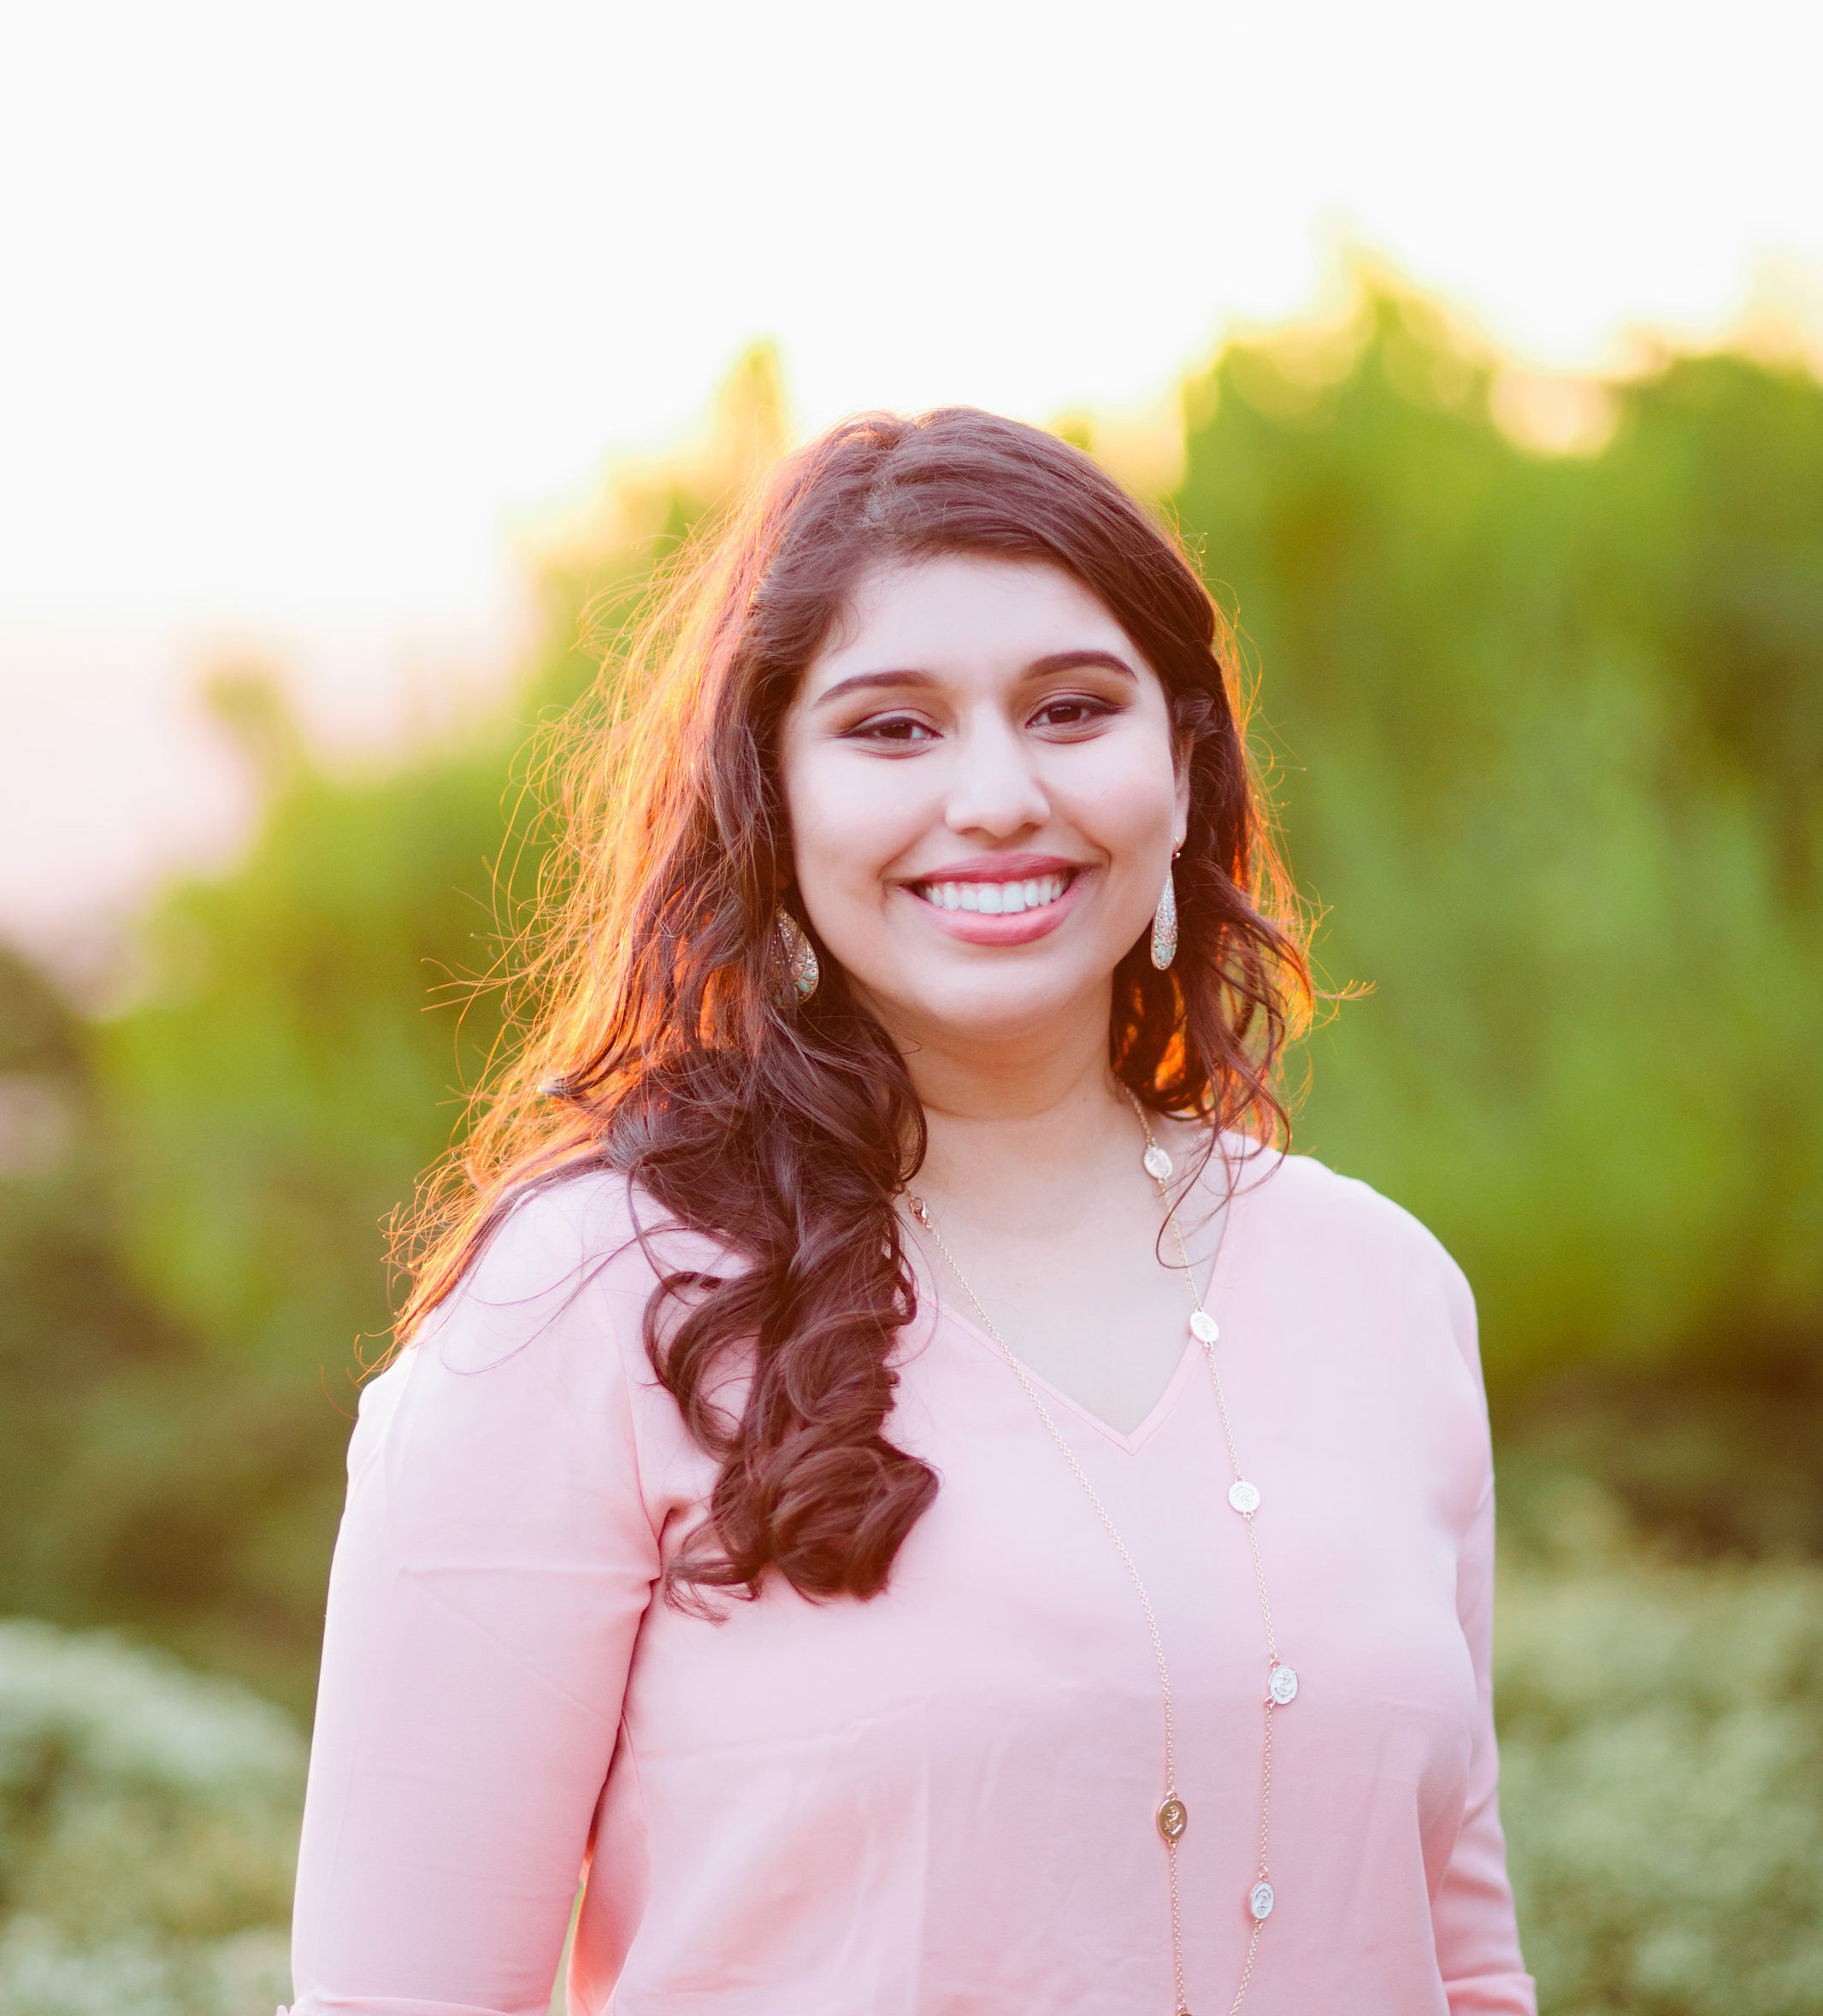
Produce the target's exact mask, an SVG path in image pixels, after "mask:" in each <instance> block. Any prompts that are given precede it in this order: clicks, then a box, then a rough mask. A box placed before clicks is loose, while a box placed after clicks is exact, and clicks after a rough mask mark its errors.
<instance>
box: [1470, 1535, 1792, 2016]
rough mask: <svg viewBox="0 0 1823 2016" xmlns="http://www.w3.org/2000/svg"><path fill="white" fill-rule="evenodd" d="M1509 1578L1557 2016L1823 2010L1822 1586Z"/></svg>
mask: <svg viewBox="0 0 1823 2016" xmlns="http://www.w3.org/2000/svg"><path fill="white" fill-rule="evenodd" d="M1592 1554H1593V1558H1589V1557H1588V1556H1587V1555H1585V1558H1584V1560H1583V1561H1582V1562H1581V1563H1580V1564H1578V1565H1570V1566H1567V1567H1566V1565H1563V1564H1562V1563H1558V1564H1555V1565H1553V1564H1549V1563H1538V1562H1531V1563H1525V1562H1519V1563H1513V1564H1509V1565H1507V1570H1506V1573H1505V1577H1504V1582H1503V1586H1502V1589H1501V1604H1500V1617H1499V1630H1498V1643H1497V1648H1496V1665H1497V1672H1496V1700H1497V1701H1498V1703H1499V1707H1500V1715H1501V1783H1502V1801H1503V1809H1504V1813H1505V1817H1506V1823H1507V1843H1508V1851H1509V1855H1510V1860H1511V1867H1512V1871H1513V1885H1514V1889H1515V1890H1516V1891H1517V1893H1518V1895H1519V1924H1520V1931H1521V1933H1522V1935H1523V1938H1524V1942H1525V1954H1526V1960H1527V1964H1528V1965H1529V1966H1531V1969H1532V1971H1533V1972H1534V1973H1535V1974H1536V1975H1537V1978H1538V1988H1539V2002H1540V2007H1541V2009H1542V2010H1543V2012H1545V2013H1546V2016H1611V2013H1621V2012H1624V2013H1625V2016H1800V2013H1806V2016H1810V2013H1814V2012H1817V2011H1823V1570H1820V1569H1819V1568H1817V1567H1815V1566H1814V1565H1774V1564H1760V1565H1753V1566H1745V1567H1743V1566H1715V1565H1708V1566H1702V1567H1693V1566H1671V1565H1653V1564H1651V1563H1649V1562H1646V1563H1643V1562H1641V1561H1640V1560H1639V1559H1629V1558H1627V1556H1626V1555H1625V1553H1624V1552H1623V1551H1620V1550H1619V1549H1616V1548H1614V1547H1605V1548H1603V1547H1598V1548H1596V1549H1594V1550H1592Z"/></svg>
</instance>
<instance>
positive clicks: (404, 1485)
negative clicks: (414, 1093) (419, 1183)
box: [292, 1184, 658, 2016]
mask: <svg viewBox="0 0 1823 2016" xmlns="http://www.w3.org/2000/svg"><path fill="white" fill-rule="evenodd" d="M579 1194H580V1197H579ZM600 1194H601V1193H600V1190H599V1186H596V1185H583V1184H577V1185H574V1186H565V1188H563V1190H561V1191H558V1192H553V1193H546V1194H544V1195H542V1196H539V1197H534V1198H533V1199H531V1200H528V1201H527V1202H526V1203H524V1204H522V1205H521V1206H520V1207H519V1208H518V1209H517V1210H516V1211H515V1212H514V1213H513V1215H512V1216H511V1217H510V1218H509V1220H508V1221H507V1223H505V1225H504V1226H503V1227H502V1229H501V1230H500V1232H499V1235H497V1236H496V1238H495V1240H494V1241H493V1245H492V1246H491V1247H490V1248H489V1249H488V1251H487V1253H486V1254H485V1255H484V1256H483V1258H482V1259H481V1262H480V1264H479V1265H478V1266H477V1268H476V1269H475V1271H474V1273H473V1274H472V1276H471V1277H470V1278H469V1280H468V1281H467V1282H464V1283H463V1286H462V1287H461V1288H459V1289H458V1290H457V1294H456V1295H455V1296H454V1297H453V1298H452V1300H451V1302H450V1303H449V1304H447V1305H445V1308H444V1309H443V1310H442V1311H440V1312H439V1313H438V1316H437V1317H435V1318H434V1319H433V1322H432V1323H430V1324H429V1325H428V1326H427V1328H426V1330H425V1333H424V1334H423V1336H422V1341H420V1342H419V1343H418V1345H417V1346H416V1348H414V1349H413V1350H411V1351H410V1352H408V1353H405V1354H404V1356H403V1357H402V1358H401V1359H400V1360H399V1361H398V1363H397V1364H395V1365H393V1366H392V1368H391V1369H390V1370H389V1371H386V1373H385V1374H384V1375H383V1376H381V1378H380V1379H378V1380H376V1381H375V1382H374V1383H373V1384H372V1385H371V1386H369V1388H368V1389H367V1391H366V1392H365V1393H364V1394H363V1396H362V1400H363V1404H362V1418H361V1421H360V1424H359V1426H358V1427H357V1429H356V1432H355V1436H354V1440H353V1442H352V1444H351V1447H350V1452H349V1478H350V1482H349V1496H348V1506H347V1511H346V1512H345V1516H344V1518H343V1522H342V1530H341V1537H340V1540H339V1542H338V1544H337V1547H336V1556H335V1566H334V1570H333V1574H332V1577H331V1580H330V1588H329V1611H328V1623H327V1631H326V1634H325V1637H324V1642H323V1666H322V1684H321V1689H320V1693H319V1696H318V1703H317V1713H316V1733H315V1736H314V1739H313V1743H312V1748H311V1756H310V1790H309V1795H308V1798H307V1801H306V1804H305V1810H304V1839H303V1845H302V1849H301V1853H300V1859H299V1865H298V1901H297V1913H296V1918H295V1921H294V1926H293V1942H292V1966H293V1978H294V1982H295V1988H296V1994H297V2001H296V2004H295V2006H294V2016H327V2012H328V2011H331V2010H333V2011H335V2012H337V2013H338V2016H381V2012H385V2013H386V2016H433V2013H434V2016H458V2013H459V2016H482V2013H485V2016H544V2011H545V2009H546V2004H547V2002H548V2001H549V1997H550V1993H551V1987H552V1977H553V1975H554V1974H555V1972H556V1969H557V1965H558V1956H559V1954H560V1951H561V1948H562V1946H563V1935H564V1930H565V1926H566V1925H567V1922H568V1919H569V1909H570V1904H571V1901H572V1899H573V1898H574V1896H575V1889H576V1883H577V1879H578V1877H579V1874H580V1872H581V1867H582V1862H583V1859H584V1856H585V1854H586V1853H587V1843H588V1837H589V1831H590V1827H591V1824H592V1821H593V1814H594V1810H595V1806H596V1801H597V1800H598V1798H599V1795H600V1792H601V1788H602V1783H603V1780H604V1779H605V1777H606V1774H607V1770H608V1765H609V1761H610V1760H611V1756H612V1754H613V1750H614V1743H615V1736H616V1732H617V1729H618V1727H619V1723H620V1714H621V1699H622V1692H623V1689H624V1686H625V1682H626V1675H627V1666H628V1659H630V1657H631V1654H632V1649H633V1642H634V1636H635V1634H636V1632H637V1630H638V1628H639V1623H640V1617H641V1616H642V1615H643V1613H644V1612H645V1609H646V1604H647V1602H648V1601H649V1600H650V1597H651V1593H652V1585H653V1582H654V1578H655V1577H656V1576H657V1573H658V1548H657V1543H656V1541H655V1537H654V1535H653V1531H652V1523H651V1521H650V1519H649V1518H648V1516H647V1512H646V1507H645V1505H644V1503H643V1501H642V1499H641V1496H640V1488H639V1471H638V1455H637V1450H636V1447H635V1443H634V1432H633V1422H632V1414H631V1409H630V1406H629V1392H628V1373H627V1370H626V1367H625V1362H624V1360H623V1359H622V1353H621V1348H620V1346H619V1344H618V1343H617V1339H616V1336H615V1335H614V1332H613V1329H612V1327H611V1323H610V1320H609V1313H608V1312H609V1307H610V1303H611V1297H610V1296H609V1294H607V1293H606V1292H605V1290H603V1288H601V1287H600V1286H599V1284H598V1283H593V1282H589V1281H588V1279H587V1264H588V1262H587V1254H586V1251H585V1249H586V1247H587V1245H588V1244H589V1241H588V1240H587V1238H586V1237H585V1236H584V1229H583V1228H584V1223H585V1221H586V1219H587V1216H588V1215H589V1214H588V1211H587V1200H588V1199H589V1197H590V1196H591V1195H593V1196H594V1197H596V1198H599V1196H600ZM595 1215H596V1216H597V1217H600V1216H602V1215H604V1214H601V1213H600V1212H599V1211H598V1212H597V1213H595ZM620 1300H622V1305H623V1306H624V1297H622V1298H620Z"/></svg>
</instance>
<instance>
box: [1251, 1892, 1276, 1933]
mask: <svg viewBox="0 0 1823 2016" xmlns="http://www.w3.org/2000/svg"><path fill="white" fill-rule="evenodd" d="M1276 1901H1277V1900H1276V1899H1275V1898H1274V1896H1273V1895H1272V1886H1271V1883H1255V1884H1254V1887H1253V1889H1250V1890H1249V1891H1248V1894H1247V1907H1248V1910H1249V1911H1251V1912H1252V1913H1253V1914H1254V1920H1255V1922H1256V1923H1263V1922H1264V1921H1265V1919H1269V1918H1271V1915H1272V1906H1273V1904H1274V1903H1275V1902H1276Z"/></svg>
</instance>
